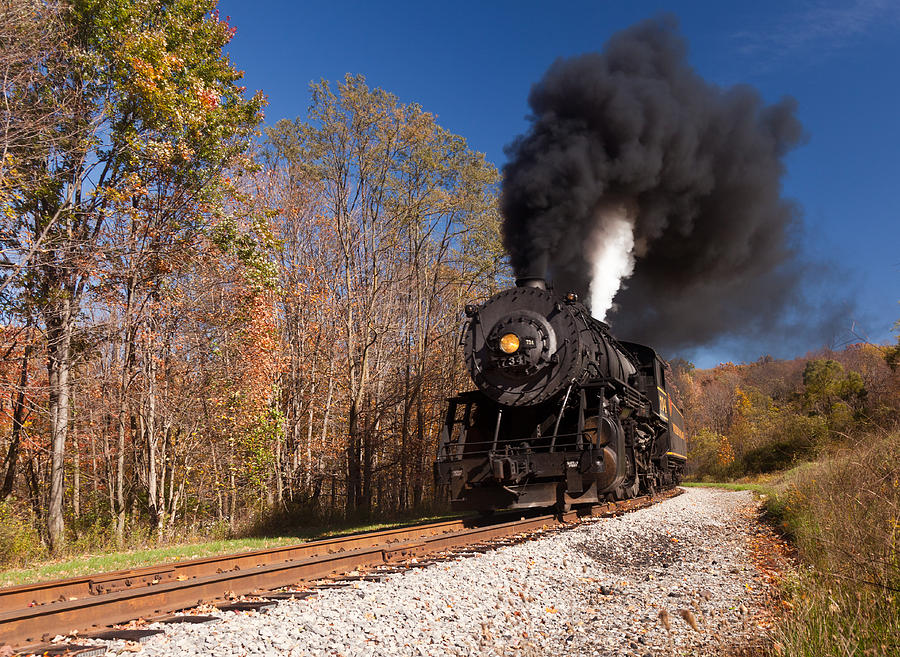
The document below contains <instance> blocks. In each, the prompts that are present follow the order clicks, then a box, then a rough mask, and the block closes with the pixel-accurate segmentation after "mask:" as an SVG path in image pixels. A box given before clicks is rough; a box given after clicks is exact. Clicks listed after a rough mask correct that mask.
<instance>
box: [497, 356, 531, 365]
mask: <svg viewBox="0 0 900 657" xmlns="http://www.w3.org/2000/svg"><path fill="white" fill-rule="evenodd" d="M497 364H498V365H499V366H500V367H520V366H521V365H524V364H525V357H524V356H522V355H521V354H515V355H514V356H507V357H506V358H501V359H500V360H499V361H498V362H497Z"/></svg>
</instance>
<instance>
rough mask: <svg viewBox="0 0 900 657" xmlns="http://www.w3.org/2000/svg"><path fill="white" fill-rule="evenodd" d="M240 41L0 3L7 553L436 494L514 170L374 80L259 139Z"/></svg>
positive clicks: (163, 3)
mask: <svg viewBox="0 0 900 657" xmlns="http://www.w3.org/2000/svg"><path fill="white" fill-rule="evenodd" d="M234 31H235V29H234V28H233V27H231V26H230V25H229V24H228V22H227V21H223V20H221V19H220V18H219V16H218V14H217V12H216V11H215V2H214V1H213V0H188V1H186V2H177V3H174V2H168V1H167V0H134V1H132V2H122V3H108V2H95V1H92V0H76V1H74V2H71V3H67V4H62V3H55V2H49V3H47V2H38V1H37V0H17V1H16V2H12V3H4V4H3V6H2V7H0V68H2V69H3V70H4V71H6V74H5V75H4V76H3V78H2V81H3V85H4V86H3V89H2V94H3V101H4V102H3V103H0V126H2V131H0V156H2V160H0V220H2V229H0V241H2V249H3V251H2V263H0V266H2V282H0V294H2V297H0V305H2V327H0V385H2V392H0V411H2V412H0V459H2V460H0V548H2V549H0V553H2V555H3V557H2V558H0V561H13V560H16V559H24V558H27V557H29V556H30V555H34V554H41V553H43V551H44V550H46V549H51V550H53V551H57V552H59V551H61V550H63V549H64V547H65V546H66V544H69V545H70V546H72V547H73V548H75V549H87V548H95V547H103V546H108V545H116V544H118V545H125V544H128V543H129V542H138V541H142V540H146V539H147V538H151V539H152V538H153V537H159V538H161V539H166V538H169V537H184V536H188V535H191V534H194V535H204V534H209V533H212V532H213V531H214V530H215V531H216V532H221V531H223V530H224V531H228V530H234V529H238V528H241V527H244V526H246V524H247V523H248V522H249V521H251V520H253V519H254V518H257V517H259V516H261V515H266V514H271V513H286V512H294V511H298V510H299V511H303V512H309V513H318V514H323V515H326V516H340V515H343V514H350V515H353V514H358V513H362V514H365V513H368V512H371V511H377V512H381V513H394V512H398V511H403V510H406V509H410V508H414V507H421V506H422V505H423V504H425V503H428V502H430V501H431V499H432V489H431V488H432V484H431V462H432V460H433V456H434V453H435V450H436V446H435V443H436V439H437V427H438V423H439V421H440V416H441V412H442V406H443V399H444V398H445V397H446V395H447V393H448V391H450V390H454V389H456V388H458V387H459V386H460V385H461V384H462V381H463V378H462V373H461V370H460V364H459V359H458V358H457V353H456V351H457V343H458V337H459V336H458V318H459V316H460V313H461V309H462V306H463V305H464V304H465V303H466V302H467V301H469V300H471V299H472V298H477V297H479V296H483V295H486V294H488V293H490V292H491V291H492V290H493V289H494V288H495V286H496V285H498V281H499V280H501V279H502V277H503V271H502V265H501V264H500V262H501V247H500V244H499V238H498V229H497V226H498V214H497V209H496V198H495V185H496V182H497V179H498V174H497V171H496V169H495V168H494V167H493V166H492V165H491V164H489V163H488V162H486V161H485V159H484V157H483V156H482V155H481V154H479V153H475V152H473V151H471V150H470V149H469V148H468V147H467V145H466V143H465V141H464V140H463V139H462V138H460V137H458V136H456V135H453V134H451V133H449V132H447V131H446V130H444V129H443V128H441V127H440V125H438V124H437V122H436V121H435V117H434V116H432V115H431V114H428V113H427V112H425V111H423V110H422V109H421V108H420V107H418V106H416V105H404V104H401V103H400V102H399V101H398V99H397V98H396V97H394V96H393V95H391V94H389V93H387V92H385V91H382V90H380V89H370V88H369V87H368V86H367V85H366V83H365V80H364V79H362V78H361V77H350V76H348V77H347V78H346V79H345V80H344V81H342V82H341V83H340V84H329V83H327V82H321V83H319V84H316V85H314V86H312V88H311V89H310V107H309V110H308V112H306V111H305V110H306V109H307V108H303V107H299V108H297V113H298V114H304V117H305V118H304V119H303V120H297V121H296V122H282V123H279V124H278V125H276V126H274V127H271V128H265V129H264V126H263V123H262V121H263V109H264V105H265V100H264V97H263V96H262V94H259V93H257V94H253V93H250V92H248V91H247V90H246V89H245V88H244V87H243V86H242V81H241V77H242V76H241V73H240V72H239V71H238V70H237V69H236V68H235V66H234V65H233V63H232V62H230V61H229V60H228V58H227V56H226V55H225V54H224V48H225V46H226V44H227V43H228V42H229V40H230V39H231V38H232V36H233V35H234Z"/></svg>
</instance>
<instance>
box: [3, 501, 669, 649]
mask: <svg viewBox="0 0 900 657" xmlns="http://www.w3.org/2000/svg"><path fill="white" fill-rule="evenodd" d="M656 499H659V498H656ZM653 501H654V500H651V499H650V498H649V497H643V498H635V499H633V500H626V501H624V502H617V503H609V504H602V505H595V506H593V507H590V508H588V509H581V510H578V511H571V512H569V513H566V514H564V515H563V516H562V517H559V516H552V515H545V516H537V517H532V518H523V519H521V520H516V521H512V522H502V523H497V524H491V525H486V526H481V527H475V526H471V522H469V521H466V520H452V521H448V522H442V523H434V524H431V525H419V526H413V527H405V528H401V529H393V530H385V531H381V532H371V533H367V534H358V535H353V536H345V537H340V538H336V539H331V540H322V541H314V542H310V543H304V544H300V545H295V546H288V547H281V548H274V549H271V550H257V551H254V552H246V553H241V554H233V555H227V556H222V557H210V558H208V559H196V560H192V561H184V562H179V563H175V564H168V565H166V566H160V567H151V568H142V569H136V570H131V571H117V572H115V573H104V574H102V575H93V576H89V577H79V578H71V579H67V580H60V581H58V582H42V583H40V584H35V585H25V586H18V587H13V588H11V589H0V646H2V645H3V644H10V645H12V646H20V647H23V648H25V647H28V646H32V645H35V644H37V643H39V642H41V641H47V640H48V638H49V637H52V636H55V635H57V634H67V633H70V632H72V631H73V630H78V631H82V632H83V631H85V630H93V629H97V628H102V627H106V626H108V625H113V624H116V623H122V622H126V621H129V620H133V619H136V618H149V617H154V616H159V615H161V614H164V613H168V612H173V611H178V610H181V609H187V608H190V607H193V606H195V605H198V604H200V603H204V602H214V601H218V600H223V599H225V598H227V597H228V596H231V595H245V594H252V593H259V592H260V591H263V592H264V591H271V590H272V589H277V588H280V587H285V586H290V585H294V584H297V583H299V582H309V581H312V580H316V579H321V578H325V577H329V576H333V575H335V574H338V573H346V572H348V571H352V570H356V569H359V568H372V567H375V566H379V565H381V564H385V563H390V562H399V561H403V560H408V559H411V558H413V557H419V556H422V555H425V554H430V553H435V552H440V551H444V550H449V549H452V548H456V547H460V546H465V545H471V544H473V543H481V542H484V541H490V540H494V539H498V538H501V537H505V536H511V535H515V534H521V533H525V532H532V531H535V530H538V529H541V528H543V527H548V526H555V525H558V524H565V523H572V522H575V521H577V519H578V517H579V516H580V515H581V516H583V515H594V516H608V515H618V514H620V513H624V512H626V511H628V510H632V509H635V508H640V507H643V506H647V505H649V504H651V503H653ZM467 525H469V526H467ZM129 581H130V584H129V583H128V582H129ZM262 595H263V596H264V595H265V594H264V593H263V594H262ZM39 600H43V601H44V602H43V603H40V602H39ZM35 602H38V603H37V604H35Z"/></svg>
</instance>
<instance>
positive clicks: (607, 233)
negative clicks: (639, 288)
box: [587, 203, 635, 320]
mask: <svg viewBox="0 0 900 657" xmlns="http://www.w3.org/2000/svg"><path fill="white" fill-rule="evenodd" d="M598 214H599V216H598V217H597V220H598V221H597V224H596V225H597V230H596V231H595V232H594V234H593V235H592V236H591V239H590V241H589V242H588V249H589V251H588V253H587V256H588V260H589V262H591V264H592V268H591V314H592V315H593V316H594V317H596V318H597V319H600V320H605V319H606V313H607V312H609V310H610V308H612V305H613V297H615V296H616V292H618V291H619V288H620V287H621V285H622V281H623V280H624V279H626V278H628V277H629V276H631V274H632V272H633V271H634V219H635V217H634V212H631V211H629V208H628V207H627V206H626V204H625V203H615V204H610V205H605V206H604V207H602V208H601V209H599V210H598Z"/></svg>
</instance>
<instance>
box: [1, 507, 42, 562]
mask: <svg viewBox="0 0 900 657" xmlns="http://www.w3.org/2000/svg"><path fill="white" fill-rule="evenodd" d="M45 553H46V550H45V548H44V545H43V543H42V542H41V537H40V535H39V534H38V532H37V530H36V529H35V524H34V522H33V518H32V515H31V514H30V513H29V512H27V511H24V510H22V509H20V508H17V507H16V505H15V502H14V501H13V500H10V499H7V500H4V501H3V502H0V567H3V568H6V567H9V566H17V565H22V564H25V563H28V562H29V561H31V560H33V559H35V558H38V557H42V556H45Z"/></svg>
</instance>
